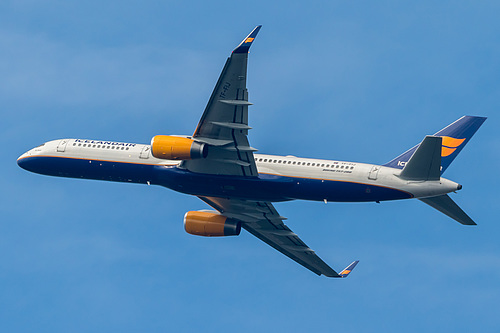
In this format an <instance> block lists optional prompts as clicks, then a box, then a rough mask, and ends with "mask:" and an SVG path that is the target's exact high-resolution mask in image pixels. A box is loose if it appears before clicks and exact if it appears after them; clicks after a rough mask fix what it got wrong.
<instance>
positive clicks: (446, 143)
mask: <svg viewBox="0 0 500 333" xmlns="http://www.w3.org/2000/svg"><path fill="white" fill-rule="evenodd" d="M442 138H443V147H442V148H441V157H446V156H450V155H451V154H453V152H454V151H455V150H457V148H458V147H459V146H460V145H461V144H462V143H463V142H464V141H465V138H464V139H455V138H452V137H449V136H442Z"/></svg>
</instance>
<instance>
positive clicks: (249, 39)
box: [245, 37, 255, 43]
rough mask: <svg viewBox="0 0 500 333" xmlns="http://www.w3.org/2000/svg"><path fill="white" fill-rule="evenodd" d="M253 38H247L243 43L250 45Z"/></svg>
mask: <svg viewBox="0 0 500 333" xmlns="http://www.w3.org/2000/svg"><path fill="white" fill-rule="evenodd" d="M254 39H255V38H252V37H248V38H247V39H245V43H251V42H253V40H254Z"/></svg>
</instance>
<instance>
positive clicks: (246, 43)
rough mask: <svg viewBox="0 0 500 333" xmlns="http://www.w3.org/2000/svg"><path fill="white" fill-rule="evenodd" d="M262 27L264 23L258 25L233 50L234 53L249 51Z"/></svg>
mask: <svg viewBox="0 0 500 333" xmlns="http://www.w3.org/2000/svg"><path fill="white" fill-rule="evenodd" d="M260 28H262V25H258V26H256V27H255V28H254V29H253V30H252V32H251V33H250V34H248V36H246V37H245V39H243V41H242V42H241V43H240V44H239V45H238V46H237V47H236V48H235V49H234V50H233V53H248V50H249V49H250V46H252V43H253V41H254V39H255V37H257V34H258V33H259V31H260Z"/></svg>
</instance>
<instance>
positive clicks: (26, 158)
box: [17, 151, 32, 171]
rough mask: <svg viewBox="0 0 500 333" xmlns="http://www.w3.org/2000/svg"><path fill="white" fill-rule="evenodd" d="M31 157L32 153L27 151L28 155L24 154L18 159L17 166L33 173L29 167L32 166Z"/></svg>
mask: <svg viewBox="0 0 500 333" xmlns="http://www.w3.org/2000/svg"><path fill="white" fill-rule="evenodd" d="M30 157H31V153H30V151H27V152H26V153H24V154H22V155H21V156H19V158H18V159H17V165H19V166H20V167H21V168H23V169H24V170H28V171H32V170H31V168H30V167H29V166H30V164H31V163H30V162H31V161H30V159H31V158H30Z"/></svg>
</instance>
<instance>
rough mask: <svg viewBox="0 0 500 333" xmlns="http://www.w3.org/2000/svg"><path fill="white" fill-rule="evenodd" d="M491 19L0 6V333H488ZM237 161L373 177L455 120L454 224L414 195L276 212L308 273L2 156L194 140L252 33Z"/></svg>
mask: <svg viewBox="0 0 500 333" xmlns="http://www.w3.org/2000/svg"><path fill="white" fill-rule="evenodd" d="M499 16H500V5H499V4H498V3H497V2H495V1H482V2H480V3H478V2H475V1H461V2H456V1H441V2H439V3H436V2H435V1H420V2H395V1H377V2H375V3H373V2H359V1H354V2H353V1H351V2H346V1H326V2H318V1H309V2H303V1H300V2H299V1H297V2H295V1H274V2H272V3H270V2H268V1H255V2H252V3H245V2H234V1H215V2H204V1H191V2H189V3H183V2H179V1H143V2H140V3H139V2H132V1H108V2H106V3H102V2H100V1H85V2H81V1H43V2H42V1H35V0H33V1H3V2H2V4H0V49H1V50H2V51H1V52H0V105H1V110H2V113H1V114H2V122H1V123H0V139H1V140H2V142H3V143H4V145H3V150H4V151H3V154H2V156H3V157H2V163H0V168H1V173H2V175H3V177H2V183H1V184H2V189H1V192H0V193H1V201H0V202H1V203H0V213H1V216H2V219H1V222H0V295H1V297H0V330H2V331H5V332H33V331H36V332H68V331H69V332H89V331H92V332H110V331H111V332H113V331H121V332H174V331H185V332H189V331H206V332H221V331H222V332H225V331H227V332H234V331H238V332H254V331H256V330H265V331H271V330H273V331H280V332H284V331H290V332H298V331H312V330H314V331H317V332H331V331H332V330H334V329H339V330H342V331H343V332H376V331H377V332H378V331H381V330H383V331H386V332H401V331H406V332H421V331H422V330H431V331H445V332H446V331H448V332H460V331H462V332H470V331H479V330H481V331H486V332H491V331H498V329H500V321H499V319H498V299H499V297H500V283H499V282H500V242H499V241H498V239H499V235H500V226H499V223H498V217H497V212H498V201H499V200H498V199H499V195H498V190H497V189H498V187H499V185H500V184H499V177H498V170H499V169H500V159H499V157H498V156H499V155H498V147H499V144H500V137H499V135H498V128H499V125H500V122H499V119H498V105H499V100H498V99H499V97H500V84H499V79H498V77H499V72H500V62H499V60H498V59H500V35H499V34H498V31H499V29H500V21H499V20H498V17H499ZM258 24H262V25H263V28H262V30H261V32H260V34H259V36H258V38H257V39H256V41H255V43H254V45H253V46H252V50H251V55H250V61H249V79H248V89H249V93H250V100H251V102H253V103H254V106H252V107H251V110H250V125H251V126H252V127H253V128H254V129H253V130H252V131H251V133H250V142H251V144H252V146H254V147H257V148H259V150H260V152H262V153H271V154H273V153H274V154H283V155H286V154H293V155H297V156H303V157H318V158H329V159H339V160H352V161H359V162H371V163H384V162H387V161H388V160H390V159H392V158H393V157H394V156H396V155H398V154H399V153H401V152H402V151H404V150H406V149H407V148H409V147H411V146H413V145H414V144H416V143H418V142H420V140H422V138H423V137H424V136H425V135H426V134H432V133H434V132H436V131H437V130H439V129H441V128H442V127H444V126H445V125H447V124H449V123H451V122H452V121H454V120H455V119H457V118H459V117H461V116H462V115H465V114H470V115H482V116H487V117H488V120H487V121H486V123H485V124H484V125H483V127H482V128H481V129H480V130H479V131H478V133H477V134H476V136H475V137H474V138H473V139H472V141H471V142H470V143H469V145H468V146H467V147H466V148H465V149H464V151H462V153H461V154H460V156H459V157H458V158H457V159H456V160H455V162H454V163H453V164H452V165H451V166H450V168H449V169H448V170H447V172H446V174H445V176H446V177H447V178H449V179H451V180H454V181H457V182H460V183H461V184H463V186H464V189H463V190H462V191H460V192H459V193H458V194H456V195H453V196H452V197H453V198H454V200H456V201H457V202H458V203H459V204H460V205H461V206H462V207H463V208H464V210H465V211H466V212H468V213H469V214H470V215H471V217H473V219H475V220H476V222H477V223H478V226H477V227H465V226H461V225H459V224H458V223H456V222H454V221H452V220H451V219H449V218H447V217H446V216H444V215H442V214H440V213H438V212H437V211H434V210H433V209H431V208H430V207H428V206H426V205H424V204H422V203H421V202H418V201H416V200H413V201H412V200H410V201H402V202H385V203H382V204H380V205H378V204H375V203H373V204H372V203H368V204H342V203H329V204H328V205H325V204H323V203H317V202H288V203H279V204H276V207H277V209H278V210H279V212H280V213H281V215H283V216H286V217H288V218H289V220H288V221H287V224H288V225H289V226H290V228H291V229H292V230H294V231H295V232H296V233H298V234H299V235H300V236H301V238H302V239H303V240H304V241H305V242H306V243H307V244H308V245H309V246H310V247H311V248H313V249H314V250H316V252H317V253H318V254H319V255H320V256H321V257H322V258H323V259H324V260H325V261H326V262H327V263H329V264H331V265H332V266H333V267H334V268H336V269H341V268H343V267H344V266H345V265H347V264H348V263H350V262H351V261H352V260H354V259H359V260H360V264H359V265H358V267H357V268H356V270H355V271H354V273H353V274H352V275H351V276H350V277H349V278H348V279H344V280H336V279H328V278H325V277H317V276H316V275H314V274H312V273H311V272H309V271H308V270H306V269H304V268H303V267H301V266H299V265H297V264H296V263H294V262H293V261H291V260H289V259H288V258H286V257H284V256H283V255H281V254H280V253H278V252H276V251H274V250H273V249H271V248H270V247H268V246H266V245H265V244H263V243H262V242H260V241H258V240H257V239H255V238H254V237H252V236H251V235H249V234H248V233H246V232H242V234H241V235H240V236H239V237H233V238H226V239H206V238H202V237H195V236H191V235H188V234H186V233H185V232H184V230H183V226H182V218H183V215H184V213H185V212H186V211H189V210H198V209H206V208H207V206H206V205H205V204H204V203H203V202H201V201H199V200H198V199H196V198H192V197H189V196H186V195H183V194H179V193H175V192H173V191H170V190H167V189H164V188H160V187H153V186H149V187H148V186H141V185H131V184H115V183H106V182H97V181H85V180H73V179H62V178H52V177H47V176H41V175H36V174H31V173H28V172H26V171H24V170H22V169H20V168H19V167H18V166H17V165H16V163H15V161H16V159H17V157H18V156H19V155H20V154H22V153H23V152H24V151H26V150H28V149H30V148H32V147H34V146H36V145H38V144H40V143H42V142H45V141H49V140H53V139H58V138H69V137H73V138H74V137H78V138H93V139H106V140H116V141H126V142H137V143H147V142H149V141H150V139H151V137H152V136H154V135H157V134H191V133H192V132H193V130H194V128H195V126H196V124H197V122H198V120H199V117H200V116H201V113H202V112H203V109H204V107H205V104H206V102H207V100H208V98H209V96H210V93H211V91H212V88H213V86H214V85H215V82H216V80H217V77H218V75H219V73H220V71H221V69H222V66H223V64H224V62H225V59H226V57H227V56H228V55H229V53H230V51H231V50H232V49H233V48H234V47H235V46H236V45H237V44H238V43H239V42H240V41H241V40H242V39H243V37H245V36H246V35H247V33H248V32H250V31H251V29H253V27H254V26H256V25H258Z"/></svg>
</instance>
